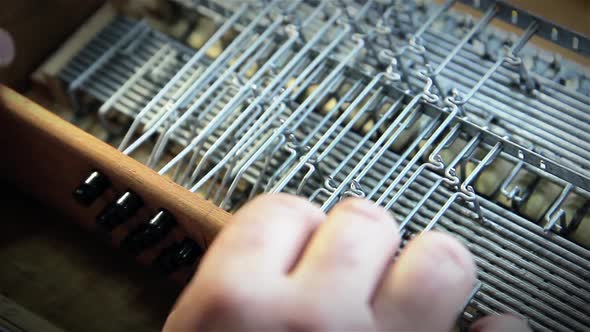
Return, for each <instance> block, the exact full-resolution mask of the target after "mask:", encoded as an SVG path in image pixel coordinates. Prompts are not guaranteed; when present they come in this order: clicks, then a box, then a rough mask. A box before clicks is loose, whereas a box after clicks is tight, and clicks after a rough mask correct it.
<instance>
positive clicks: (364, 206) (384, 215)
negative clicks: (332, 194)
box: [329, 197, 400, 247]
mask: <svg viewBox="0 0 590 332" xmlns="http://www.w3.org/2000/svg"><path fill="white" fill-rule="evenodd" d="M329 215H330V216H333V218H329V219H332V220H336V221H338V222H342V220H350V219H356V220H361V221H363V222H367V223H372V224H376V225H377V226H378V227H380V228H382V229H383V233H384V234H388V235H392V236H393V237H394V240H395V247H397V246H398V245H399V244H398V242H399V241H400V234H399V225H398V223H397V222H396V220H395V217H394V216H393V214H392V213H391V212H389V211H388V210H386V209H384V208H383V207H381V206H379V205H376V204H375V203H373V202H371V201H369V200H367V199H364V198H356V197H350V198H346V199H343V200H342V201H340V202H339V203H338V204H337V205H336V206H335V207H334V208H333V209H332V211H330V213H329Z"/></svg>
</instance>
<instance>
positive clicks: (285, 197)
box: [234, 193, 326, 225]
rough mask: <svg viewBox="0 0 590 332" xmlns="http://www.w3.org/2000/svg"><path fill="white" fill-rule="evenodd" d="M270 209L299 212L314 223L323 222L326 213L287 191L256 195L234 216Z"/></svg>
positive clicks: (261, 212)
mask: <svg viewBox="0 0 590 332" xmlns="http://www.w3.org/2000/svg"><path fill="white" fill-rule="evenodd" d="M270 210H272V211H273V212H276V211H278V212H280V213H283V214H285V215H287V214H297V215H299V216H302V217H304V219H305V220H306V221H308V222H311V223H312V224H314V225H317V224H319V223H320V222H322V221H323V220H324V219H325V218H326V215H325V214H324V213H323V212H322V210H320V208H319V207H318V206H317V205H315V204H313V203H311V202H310V201H308V200H307V199H304V198H303V197H299V196H295V195H291V194H286V193H274V194H262V195H258V196H256V197H255V198H254V199H252V200H251V201H250V202H248V203H247V204H246V205H244V207H242V208H241V209H239V210H238V211H237V212H236V213H235V214H234V216H239V215H244V214H250V213H254V214H256V215H264V214H265V213H268V212H269V211H270ZM234 219H239V218H234Z"/></svg>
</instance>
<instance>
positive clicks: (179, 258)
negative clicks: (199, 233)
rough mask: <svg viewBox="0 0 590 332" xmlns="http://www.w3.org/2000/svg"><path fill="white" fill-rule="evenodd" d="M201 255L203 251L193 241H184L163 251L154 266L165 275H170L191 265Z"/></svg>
mask: <svg viewBox="0 0 590 332" xmlns="http://www.w3.org/2000/svg"><path fill="white" fill-rule="evenodd" d="M202 255H203V250H202V249H201V247H200V246H199V245H198V244H197V243H195V241H193V240H190V239H184V240H182V241H181V242H176V243H174V244H173V245H171V246H169V247H168V248H166V249H164V250H163V251H162V253H161V254H160V256H158V258H156V260H155V262H154V264H155V265H156V267H157V268H158V269H160V270H161V271H162V272H164V273H165V274H170V273H172V272H174V271H176V270H178V269H179V268H181V267H184V266H189V265H192V264H193V263H195V262H196V261H197V259H198V258H200V257H201V256H202Z"/></svg>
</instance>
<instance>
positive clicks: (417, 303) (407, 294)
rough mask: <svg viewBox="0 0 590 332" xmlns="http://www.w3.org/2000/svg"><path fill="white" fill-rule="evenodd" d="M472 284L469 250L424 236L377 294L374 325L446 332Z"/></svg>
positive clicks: (406, 252)
mask: <svg viewBox="0 0 590 332" xmlns="http://www.w3.org/2000/svg"><path fill="white" fill-rule="evenodd" d="M474 283H475V263H474V262H473V258H472V257H471V254H470V253H469V251H468V250H467V249H466V248H465V247H463V246H462V245H461V244H460V243H459V242H458V241H457V240H455V239H454V238H452V237H451V236H449V235H446V234H443V233H438V232H427V233H425V234H423V235H421V236H419V237H417V238H415V239H414V240H412V241H411V242H410V243H409V244H408V246H407V247H406V248H405V249H404V251H403V252H402V254H401V255H400V257H399V259H398V260H397V261H396V262H395V264H394V265H393V267H392V269H391V270H390V271H389V272H388V274H387V275H386V276H385V277H384V279H383V281H382V283H381V285H380V287H379V289H378V290H377V294H376V297H375V302H374V314H375V319H376V321H377V325H378V326H379V328H381V329H384V330H393V331H402V330H403V331H408V330H411V331H449V330H450V329H451V327H452V326H453V324H454V322H455V320H456V319H457V317H458V315H459V314H460V311H461V310H462V307H463V304H464V303H465V300H466V298H467V296H468V295H469V294H470V292H471V291H472V289H473V285H474Z"/></svg>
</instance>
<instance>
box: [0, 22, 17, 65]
mask: <svg viewBox="0 0 590 332" xmlns="http://www.w3.org/2000/svg"><path fill="white" fill-rule="evenodd" d="M14 54H15V49H14V41H13V40H12V37H11V36H10V34H9V33H8V32H6V31H5V30H3V29H0V67H3V66H8V65H9V64H10V63H12V60H14Z"/></svg>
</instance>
